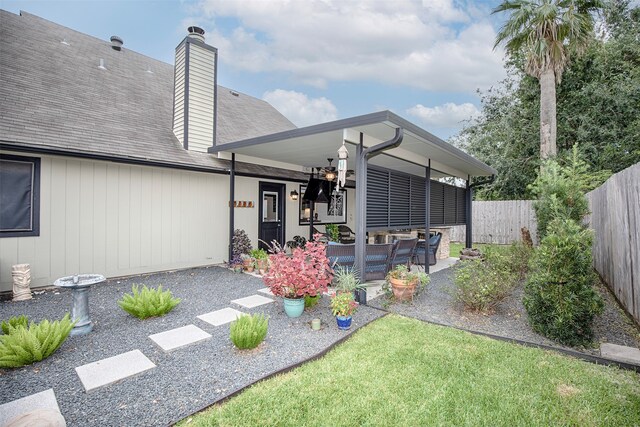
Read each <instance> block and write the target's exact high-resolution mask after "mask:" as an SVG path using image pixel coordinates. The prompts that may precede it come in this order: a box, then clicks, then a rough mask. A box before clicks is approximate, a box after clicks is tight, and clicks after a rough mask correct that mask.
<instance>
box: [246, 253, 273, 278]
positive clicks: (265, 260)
mask: <svg viewBox="0 0 640 427" xmlns="http://www.w3.org/2000/svg"><path fill="white" fill-rule="evenodd" d="M250 254H251V256H252V257H253V259H255V260H256V262H255V263H256V268H257V269H258V271H259V272H260V274H262V275H264V274H265V273H266V272H267V270H268V269H269V254H267V251H265V250H264V249H253V250H252V251H251V253H250Z"/></svg>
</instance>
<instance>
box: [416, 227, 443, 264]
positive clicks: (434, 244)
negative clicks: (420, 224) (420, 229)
mask: <svg viewBox="0 0 640 427" xmlns="http://www.w3.org/2000/svg"><path fill="white" fill-rule="evenodd" d="M440 240H442V233H436V234H434V235H432V236H431V237H429V251H428V252H429V265H436V262H437V260H436V253H437V252H438V247H439V246H440ZM425 254H426V251H425V241H424V240H418V243H417V245H416V249H415V252H414V255H413V263H414V264H417V265H424V261H425Z"/></svg>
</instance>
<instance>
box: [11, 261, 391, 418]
mask: <svg viewBox="0 0 640 427" xmlns="http://www.w3.org/2000/svg"><path fill="white" fill-rule="evenodd" d="M134 283H137V284H146V285H147V286H153V287H155V286H157V285H163V287H164V288H165V289H170V290H171V291H172V292H173V294H174V296H176V297H178V298H181V299H182V302H181V303H180V304H179V305H178V306H177V307H176V308H175V309H174V310H173V311H172V312H170V313H169V314H168V315H166V316H164V317H161V318H152V319H147V320H138V319H136V318H134V317H132V316H130V315H128V314H127V313H125V312H124V311H123V310H122V309H121V308H120V307H119V306H118V305H117V301H118V299H120V298H121V297H122V295H123V294H124V293H125V292H130V291H131V285H132V284H134ZM261 288H264V284H263V282H262V280H261V279H259V278H256V277H253V276H250V275H247V274H235V273H233V272H231V271H229V270H227V269H224V268H220V267H210V268H198V269H190V270H184V271H178V272H169V273H157V274H151V275H144V276H137V277H133V278H127V279H120V280H109V281H107V282H106V283H104V284H102V285H97V286H94V287H92V289H91V294H90V296H89V305H90V312H91V319H92V321H93V323H94V330H93V332H91V333H90V334H89V335H85V336H81V337H69V338H68V339H67V341H66V342H65V343H64V344H63V345H62V346H61V347H60V349H58V351H57V352H56V353H54V354H53V355H52V356H51V357H50V358H48V359H46V360H44V361H42V362H38V363H36V364H33V365H29V366H25V367H23V368H18V369H13V370H0V404H2V403H6V402H9V401H12V400H15V399H18V398H21V397H24V396H27V395H30V394H33V393H37V392H40V391H43V390H46V389H48V388H53V390H54V392H55V395H56V398H57V400H58V404H59V406H60V410H61V412H62V415H63V416H64V417H65V419H66V421H67V425H68V426H111V425H136V426H158V425H168V424H171V423H174V422H176V421H178V420H180V419H182V418H184V417H186V416H187V415H190V414H192V413H194V412H196V411H198V410H199V409H202V408H204V407H206V406H208V405H210V404H212V403H213V402H215V401H216V400H218V399H220V398H222V397H224V396H227V395H229V394H231V393H233V392H235V391H237V390H239V389H241V388H243V387H245V386H247V385H248V384H250V383H252V382H254V381H256V380H258V379H260V378H262V377H264V376H266V375H268V374H270V373H273V372H275V371H278V370H280V369H282V368H285V367H288V366H290V365H293V364H296V363H298V362H300V361H303V360H305V359H307V358H309V357H311V356H313V355H316V354H318V353H320V352H322V351H323V350H325V349H326V348H327V347H329V346H330V345H331V344H333V343H335V342H336V341H338V340H340V339H341V338H343V337H345V336H346V335H348V334H350V333H352V332H353V331H355V330H357V329H359V328H360V327H362V326H364V325H366V324H367V323H369V322H371V321H373V320H374V319H377V318H379V317H381V316H382V315H383V314H384V313H383V312H382V311H380V310H377V309H375V308H371V307H361V309H360V310H359V311H358V313H356V315H355V316H354V321H353V326H352V329H351V331H348V332H345V331H340V330H338V328H337V326H336V324H335V319H334V317H333V316H332V315H331V311H330V308H329V299H328V297H324V298H323V299H322V300H321V302H320V303H319V304H318V305H317V306H316V307H314V308H312V309H311V310H310V311H308V312H305V313H304V314H303V315H302V317H300V318H298V319H289V318H288V317H286V315H285V314H284V311H283V308H282V303H281V301H280V300H279V299H278V298H274V299H275V300H276V302H275V303H271V304H267V305H263V306H259V307H256V308H253V309H246V308H244V307H239V306H237V305H234V304H231V302H230V301H231V300H233V299H237V298H242V297H246V296H250V295H254V294H256V291H257V290H258V289H261ZM272 298H273V297H272ZM70 307H71V292H70V291H68V290H57V289H56V290H49V291H47V292H45V293H44V294H41V295H36V296H35V297H34V299H33V300H30V301H23V302H16V303H13V302H1V303H0V313H2V314H1V316H0V317H1V318H2V319H7V318H9V317H11V316H16V315H20V314H26V315H28V316H29V317H30V319H31V320H34V321H39V320H41V319H45V318H47V319H59V318H61V317H62V316H63V315H64V314H65V313H66V312H68V311H70ZM225 307H233V308H235V309H237V310H240V311H243V312H247V313H264V314H267V315H268V316H270V320H269V332H268V334H267V338H266V340H265V341H264V342H263V343H262V344H261V345H260V346H259V347H258V348H257V349H255V350H252V351H249V352H240V351H238V350H236V349H235V348H234V347H233V345H232V344H231V341H230V340H229V324H226V325H222V326H219V327H214V326H212V325H210V324H208V323H206V322H203V321H201V320H199V319H197V318H196V316H198V315H201V314H205V313H208V312H211V311H214V310H219V309H222V308H225ZM312 318H320V319H322V322H323V328H322V329H321V330H320V331H317V332H316V331H312V330H311V328H310V325H309V324H310V321H311V319H312ZM190 324H193V325H196V326H197V327H199V328H201V329H203V330H204V331H206V332H208V333H209V334H211V335H212V338H211V339H208V340H206V341H203V342H200V343H197V344H193V345H190V346H187V347H184V348H181V349H177V350H174V351H172V352H169V353H165V352H163V351H162V350H161V349H160V348H159V347H157V346H156V345H155V344H154V343H153V342H152V341H151V340H150V339H149V338H148V336H149V335H151V334H155V333H159V332H164V331H167V330H169V329H173V328H177V327H181V326H186V325H190ZM135 349H139V350H140V351H142V353H144V355H146V356H147V357H148V358H149V359H151V361H152V362H153V363H155V364H156V365H157V367H156V368H154V369H152V370H151V371H148V372H145V373H142V374H140V375H138V376H136V377H133V378H128V379H125V380H123V381H120V382H118V383H116V384H112V385H109V386H105V387H102V388H100V389H97V390H95V391H91V392H89V393H86V392H85V390H84V388H83V387H82V384H81V383H80V380H79V378H78V376H77V375H76V372H75V368H76V367H78V366H81V365H84V364H87V363H90V362H95V361H97V360H100V359H103V358H107V357H111V356H115V355H118V354H120V353H124V352H128V351H131V350H135Z"/></svg>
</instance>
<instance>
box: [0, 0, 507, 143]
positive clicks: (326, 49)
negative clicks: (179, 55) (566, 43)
mask: <svg viewBox="0 0 640 427" xmlns="http://www.w3.org/2000/svg"><path fill="white" fill-rule="evenodd" d="M495 4H496V2H495V1H494V2H477V1H464V0H462V1H457V0H394V1H387V0H322V1H320V0H268V1H264V0H262V1H258V0H251V1H249V0H246V1H245V0H235V1H231V0H197V1H194V0H182V1H169V0H164V1H146V0H136V1H134V0H128V1H116V0H109V1H105V0H101V1H98V0H85V1H56V0H48V1H38V0H31V1H27V0H20V1H18V0H0V6H1V7H2V9H5V10H8V11H11V12H14V13H19V11H20V10H24V11H26V12H29V13H32V14H35V15H38V16H40V17H42V18H45V19H48V20H51V21H54V22H56V23H59V24H62V25H65V26H67V27H70V28H72V29H74V30H77V31H80V32H83V33H87V34H90V35H92V36H95V37H98V38H101V39H104V40H108V39H109V37H110V36H112V35H118V36H120V37H122V39H123V40H124V43H125V44H124V47H125V48H128V49H131V50H135V51H137V52H141V53H143V54H145V55H148V56H151V57H153V58H156V59H160V60H162V61H165V62H168V63H173V55H174V48H175V46H176V45H177V44H178V43H179V42H180V40H182V38H184V36H185V35H186V28H187V27H188V26H189V25H194V24H195V25H199V26H201V27H203V28H204V29H205V30H206V35H205V37H206V41H207V43H209V44H211V45H213V46H216V47H217V48H218V49H219V61H220V64H219V66H218V73H219V75H218V83H219V84H221V85H223V86H227V87H230V88H233V89H235V90H238V91H240V92H244V93H247V94H249V95H252V96H255V97H258V98H262V99H265V100H267V101H269V102H271V103H272V104H273V105H274V106H275V107H276V108H278V109H279V110H280V111H281V112H282V113H283V114H284V115H285V116H287V117H288V118H289V119H290V120H292V121H293V122H294V123H295V124H296V125H298V126H305V125H310V124H315V123H319V122H323V121H329V120H335V119H339V118H345V117H350V116H355V115H360V114H367V113H371V112H374V111H379V110H383V109H389V110H391V111H393V112H395V113H397V114H399V115H401V116H403V117H405V118H407V119H409V120H411V121H413V122H414V123H416V124H418V125H420V126H422V127H424V128H425V129H427V130H429V131H430V132H432V133H434V134H436V135H438V136H440V137H441V138H444V139H446V138H448V137H449V136H451V135H453V134H455V133H456V132H457V131H458V130H459V129H460V128H461V126H462V121H463V120H465V119H468V118H470V117H471V116H473V115H475V114H478V109H479V107H480V103H479V96H478V94H477V93H476V90H477V89H478V88H479V89H487V88H489V87H490V86H491V85H495V84H497V83H498V81H499V80H501V79H502V78H503V77H504V75H505V73H504V70H503V66H502V57H503V52H502V50H500V49H498V50H496V51H494V50H493V42H494V40H495V33H496V28H497V26H498V25H499V19H501V18H500V17H496V16H491V15H490V12H491V8H492V7H493V6H495Z"/></svg>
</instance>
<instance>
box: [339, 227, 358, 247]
mask: <svg viewBox="0 0 640 427" xmlns="http://www.w3.org/2000/svg"><path fill="white" fill-rule="evenodd" d="M338 232H339V233H340V243H346V244H348V243H355V241H356V233H354V232H353V230H351V229H350V228H349V227H347V226H346V225H338Z"/></svg>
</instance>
